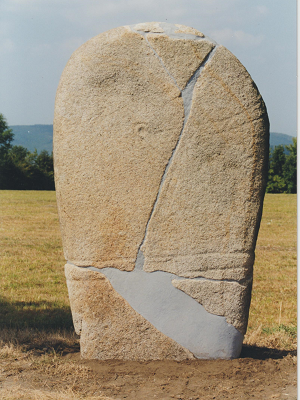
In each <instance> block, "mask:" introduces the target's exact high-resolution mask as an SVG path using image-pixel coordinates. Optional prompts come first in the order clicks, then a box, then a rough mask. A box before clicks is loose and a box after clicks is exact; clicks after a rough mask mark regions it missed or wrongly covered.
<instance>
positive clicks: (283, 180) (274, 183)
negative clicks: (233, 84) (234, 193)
mask: <svg viewBox="0 0 300 400" xmlns="http://www.w3.org/2000/svg"><path fill="white" fill-rule="evenodd" d="M13 139H14V134H13V131H12V130H11V129H9V127H8V125H7V122H6V120H5V118H4V116H3V115H2V114H0V189H7V190H55V186H54V172H53V153H51V154H49V153H48V152H47V151H46V150H42V151H41V152H40V153H39V154H38V152H37V151H36V150H35V151H34V152H31V151H29V150H27V149H26V148H25V147H23V146H13V145H12V142H13ZM266 191H267V193H297V139H296V138H293V143H292V144H290V145H287V146H283V145H279V146H275V148H274V149H270V156H269V174H268V183H267V189H266Z"/></svg>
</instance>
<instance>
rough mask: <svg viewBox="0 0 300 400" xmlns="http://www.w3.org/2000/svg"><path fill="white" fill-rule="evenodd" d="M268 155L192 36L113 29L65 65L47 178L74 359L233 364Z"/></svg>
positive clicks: (217, 60)
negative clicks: (76, 347) (51, 174)
mask: <svg viewBox="0 0 300 400" xmlns="http://www.w3.org/2000/svg"><path fill="white" fill-rule="evenodd" d="M268 146H269V122H268V117H267V112H266V107H265V105H264V102H263V100H262V98H261V95H260V94H259V92H258V89H257V87H256V86H255V84H254V82H253V81H252V79H251V77H250V75H249V74H248V72H247V71H246V69H245V68H244V67H243V66H242V65H241V63H240V62H239V61H238V60H237V59H236V58H235V57H234V56H233V55H232V54H231V53H230V52H229V51H228V50H227V49H226V48H225V47H223V46H220V45H218V44H216V43H215V42H214V41H212V40H211V39H209V38H207V37H206V36H205V35H204V34H203V33H201V32H199V31H197V30H196V29H193V28H189V27H186V26H183V25H171V24H167V23H158V22H152V23H142V24H138V25H134V26H124V27H121V28H117V29H113V30H111V31H108V32H105V33H102V34H100V35H98V36H96V37H95V38H93V39H91V40H89V41H88V42H87V43H85V44H84V45H83V46H81V47H80V48H79V49H78V50H77V51H75V53H73V55H72V56H71V58H70V60H69V62H68V64H67V66H66V68H65V69H64V71H63V74H62V77H61V80H60V83H59V86H58V90H57V95H56V103H55V117H54V160H55V167H54V168H55V181H56V194H57V203H58V210H59V217H60V225H61V231H62V238H63V248H64V254H65V258H66V260H67V264H66V267H65V271H66V277H67V285H68V290H69V296H70V303H71V310H72V315H73V321H74V326H75V330H76V332H77V333H78V334H80V335H81V339H80V343H81V354H82V356H83V357H84V358H95V359H124V360H151V359H174V360H183V359H193V358H195V357H196V358H232V357H238V356H239V354H240V351H241V346H242V341H243V335H244V334H245V332H246V328H247V320H248V312H249V306H250V297H251V286H252V269H253V263H254V249H255V243H256V238H257V234H258V229H259V224H260V218H261V213H262V203H263V197H264V191H265V185H266V175H267V160H268V148H269V147H268Z"/></svg>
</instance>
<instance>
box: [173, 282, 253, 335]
mask: <svg viewBox="0 0 300 400" xmlns="http://www.w3.org/2000/svg"><path fill="white" fill-rule="evenodd" d="M172 283H173V285H174V286H175V287H176V288H178V289H180V290H182V291H183V292H184V293H186V294H188V295H189V296H191V297H193V299H195V300H197V301H198V302H199V303H200V304H202V305H203V307H204V308H205V309H206V311H208V312H209V313H211V314H215V315H223V316H224V317H226V321H227V322H228V324H231V325H233V326H234V327H235V328H236V329H237V330H238V331H240V332H241V333H242V334H243V335H244V334H245V333H246V330H247V323H248V313H246V312H245V310H248V309H249V307H250V300H251V288H252V281H250V282H247V283H245V284H240V283H238V282H227V281H210V280H206V279H201V280H193V279H184V280H177V279H174V280H173V281H172Z"/></svg>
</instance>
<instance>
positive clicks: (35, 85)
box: [0, 0, 297, 136]
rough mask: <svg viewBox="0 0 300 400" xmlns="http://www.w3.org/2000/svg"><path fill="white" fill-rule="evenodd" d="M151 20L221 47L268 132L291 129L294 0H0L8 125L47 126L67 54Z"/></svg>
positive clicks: (0, 97) (2, 108) (1, 105)
mask: <svg viewBox="0 0 300 400" xmlns="http://www.w3.org/2000/svg"><path fill="white" fill-rule="evenodd" d="M150 21H161V22H170V23H178V24H183V25H187V26H191V27H193V28H196V29H198V30H200V31H201V32H203V33H204V34H205V35H207V36H209V37H210V38H212V39H214V40H215V41H217V42H218V43H219V44H222V45H224V46H225V47H227V48H228V49H229V50H230V51H231V52H232V53H233V54H234V55H235V56H236V57H237V58H238V59H239V60H240V61H241V62H242V64H243V65H244V66H245V67H246V69H247V70H248V72H249V73H250V75H251V76H252V79H253V80H254V82H255V83H256V85H257V86H258V89H259V91H260V93H261V95H262V97H263V99H264V101H265V103H266V106H267V110H268V114H269V119H270V124H271V126H270V130H271V131H272V132H280V133H285V134H288V135H292V136H295V135H296V125H297V112H296V111H297V109H296V107H297V106H296V99H297V95H296V85H297V77H296V73H297V70H296V34H297V32H296V0H285V1H284V0H261V1H259V0H110V1H107V0H106V1H104V0H0V60H1V61H0V113H2V114H3V115H4V116H5V118H6V120H7V122H8V124H9V125H33V124H52V121H53V114H54V101H55V93H56V89H57V86H58V82H59V79H60V76H61V73H62V71H63V69H64V67H65V65H66V63H67V61H68V59H69V58H70V56H71V54H72V53H73V52H74V51H75V50H76V49H77V48H78V47H79V46H80V45H82V44H83V43H85V42H86V41H87V40H88V39H90V38H92V37H94V36H96V35H98V34H99V33H102V32H105V31H107V30H109V29H113V28H116V27H118V26H122V25H130V24H135V23H139V22H150Z"/></svg>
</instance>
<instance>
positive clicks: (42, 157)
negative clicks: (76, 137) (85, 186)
mask: <svg viewBox="0 0 300 400" xmlns="http://www.w3.org/2000/svg"><path fill="white" fill-rule="evenodd" d="M13 139H14V133H13V131H12V129H9V127H8V125H7V122H6V120H5V118H4V116H3V114H0V189H6V190H55V186H54V171H53V154H52V153H51V154H49V153H48V151H46V150H42V151H41V152H40V153H38V152H37V150H35V151H34V152H31V151H29V150H28V149H26V148H25V147H23V146H13V145H12V142H13Z"/></svg>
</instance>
